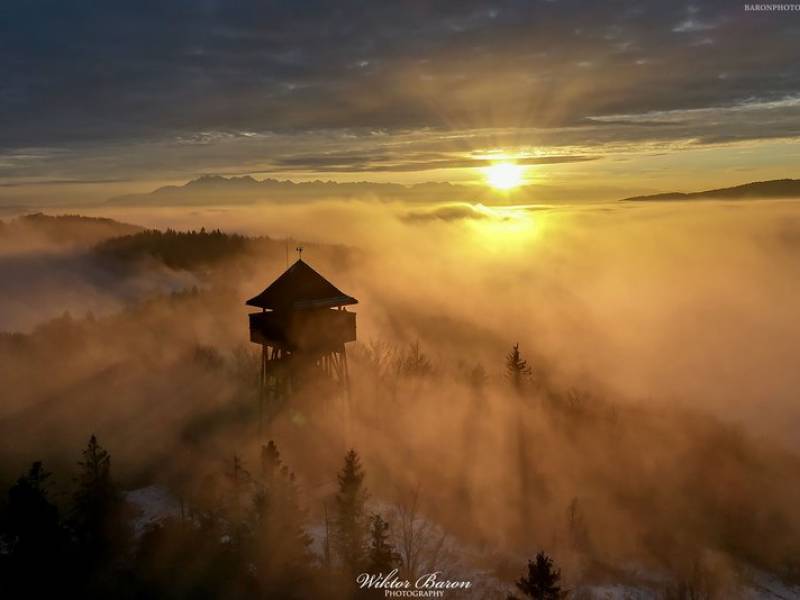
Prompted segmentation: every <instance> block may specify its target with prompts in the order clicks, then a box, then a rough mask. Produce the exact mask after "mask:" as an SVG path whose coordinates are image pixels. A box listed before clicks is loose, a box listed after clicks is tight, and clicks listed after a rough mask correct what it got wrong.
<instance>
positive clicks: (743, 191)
mask: <svg viewBox="0 0 800 600" xmlns="http://www.w3.org/2000/svg"><path fill="white" fill-rule="evenodd" d="M770 198H798V199H800V179H775V180H772V181H755V182H753V183H745V184H743V185H737V186H735V187H728V188H719V189H716V190H706V191H703V192H690V193H682V192H669V193H666V194H652V195H649V196H632V197H630V198H623V199H622V202H668V201H672V200H756V199H770Z"/></svg>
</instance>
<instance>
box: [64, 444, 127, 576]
mask: <svg viewBox="0 0 800 600" xmlns="http://www.w3.org/2000/svg"><path fill="white" fill-rule="evenodd" d="M78 466H79V467H80V473H79V475H78V478H77V483H78V489H77V491H76V492H75V497H74V504H73V511H72V526H73V528H74V530H75V534H76V537H77V539H78V542H79V544H80V546H81V550H82V551H83V553H84V555H85V557H86V558H88V559H89V560H90V561H95V560H96V561H105V560H109V559H113V558H115V557H116V556H117V555H118V554H119V553H120V552H122V551H124V550H125V548H126V545H127V542H128V537H129V531H128V525H127V522H126V519H125V514H124V506H125V505H124V501H123V499H122V496H121V494H120V493H119V490H118V489H117V487H116V485H114V482H113V480H112V478H111V456H110V455H109V453H108V452H107V451H106V450H105V449H104V448H103V447H102V446H100V444H99V443H98V442H97V437H96V436H95V435H92V437H91V438H89V444H88V445H87V447H86V449H85V450H84V451H83V460H82V461H80V462H79V463H78Z"/></svg>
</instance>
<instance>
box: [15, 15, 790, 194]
mask: <svg viewBox="0 0 800 600" xmlns="http://www.w3.org/2000/svg"><path fill="white" fill-rule="evenodd" d="M798 40H800V12H753V11H747V10H745V4H744V3H740V2H735V1H725V2H718V1H708V2H694V3H683V2H664V1H663V0H640V1H636V2H631V1H627V2H613V1H612V2H607V1H606V2H587V1H577V0H551V1H547V0H541V1H536V0H528V1H518V0H514V1H497V2H473V1H471V0H459V1H440V2H422V1H404V2H392V3H388V2H372V3H362V2H347V1H341V2H335V3H331V2H313V1H301V0H293V1H291V2H289V1H286V2H269V1H260V2H259V1H247V0H243V1H240V2H225V1H223V0H186V1H171V2H161V1H146V0H145V1H139V2H117V1H113V0H111V1H103V2H99V1H98V2H93V1H88V0H87V1H83V2H63V0H57V1H21V0H6V1H5V2H3V3H2V6H0V54H2V56H3V60H2V61H0V132H2V133H0V204H2V205H13V204H15V203H19V204H27V203H42V202H54V201H56V200H58V201H64V202H72V201H94V200H102V199H104V198H107V197H109V196H112V195H115V194H119V193H126V192H144V191H148V190H151V189H153V188H155V187H157V186H159V185H165V184H180V183H184V182H186V181H188V180H190V179H192V178H195V177H197V176H199V175H202V174H207V173H213V174H222V175H244V174H248V175H253V176H255V177H257V178H265V177H275V178H278V179H290V180H293V181H307V180H316V179H322V180H332V181H375V182H397V183H405V184H413V183H420V182H427V181H438V182H452V183H460V184H464V185H484V181H485V169H484V166H485V165H486V164H487V161H488V162H492V161H498V160H511V161H514V162H517V163H518V164H520V165H521V166H523V167H524V183H525V184H527V185H530V186H535V190H537V191H538V193H540V195H541V198H542V199H543V200H553V199H569V200H582V199H616V198H619V197H624V196H629V195H633V194H639V193H648V192H661V191H692V190H698V189H708V188H712V187H721V186H727V185H735V184H739V183H744V182H748V181H757V180H765V179H776V178H783V177H794V176H797V172H796V165H797V164H799V163H798V159H800V149H798V146H797V144H796V141H797V138H798V137H800V64H799V63H798V61H797V50H798V46H800V42H798Z"/></svg>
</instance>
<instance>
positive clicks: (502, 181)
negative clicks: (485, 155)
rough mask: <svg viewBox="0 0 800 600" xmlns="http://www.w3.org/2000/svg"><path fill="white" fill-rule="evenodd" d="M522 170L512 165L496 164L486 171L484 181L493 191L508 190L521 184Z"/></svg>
mask: <svg viewBox="0 0 800 600" xmlns="http://www.w3.org/2000/svg"><path fill="white" fill-rule="evenodd" d="M522 173H523V168H522V167H520V166H519V165H515V164H513V163H497V164H494V165H492V166H491V167H487V169H486V181H487V182H488V183H489V185H490V186H492V187H493V188H495V189H498V190H510V189H511V188H515V187H517V186H518V185H520V184H521V183H522Z"/></svg>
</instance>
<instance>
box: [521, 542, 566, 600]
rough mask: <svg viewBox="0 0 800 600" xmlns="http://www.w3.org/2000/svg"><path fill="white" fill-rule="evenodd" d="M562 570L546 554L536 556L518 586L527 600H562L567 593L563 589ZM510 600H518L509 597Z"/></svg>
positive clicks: (529, 562)
mask: <svg viewBox="0 0 800 600" xmlns="http://www.w3.org/2000/svg"><path fill="white" fill-rule="evenodd" d="M560 582H561V569H556V568H555V567H554V566H553V559H552V558H550V557H549V556H547V554H545V553H544V552H539V553H538V554H536V558H535V559H534V560H529V561H528V574H527V576H525V577H520V578H519V579H518V580H517V582H516V586H517V589H518V590H519V591H520V592H522V594H523V595H524V596H525V597H526V598H532V599H533V600H561V599H562V598H566V597H567V592H565V591H563V590H562V589H561V585H560ZM508 600H517V598H516V596H514V595H513V594H512V595H509V596H508Z"/></svg>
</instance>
